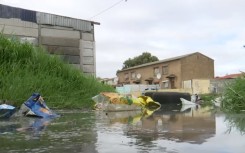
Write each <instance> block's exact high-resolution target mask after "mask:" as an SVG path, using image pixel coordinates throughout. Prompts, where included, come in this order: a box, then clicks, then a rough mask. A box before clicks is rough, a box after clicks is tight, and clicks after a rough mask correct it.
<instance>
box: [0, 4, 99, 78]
mask: <svg viewBox="0 0 245 153" xmlns="http://www.w3.org/2000/svg"><path fill="white" fill-rule="evenodd" d="M96 24H97V25H98V24H99V23H97V22H93V21H87V20H81V19H75V18H70V17H65V16H60V15H54V14H48V13H43V12H37V11H31V10H26V9H22V8H16V7H11V6H6V5H2V4H0V30H1V31H3V33H4V34H5V35H15V36H17V37H19V38H20V39H21V40H25V41H29V42H32V43H33V44H36V45H39V46H43V47H45V48H46V49H47V50H48V52H49V53H50V54H58V55H60V56H61V57H62V58H63V59H64V60H66V61H68V62H69V63H70V64H72V65H75V66H76V67H78V68H80V69H81V70H82V71H83V72H84V73H87V74H92V75H95V74H96V69H95V68H96V62H95V61H96V60H95V38H94V25H96Z"/></svg>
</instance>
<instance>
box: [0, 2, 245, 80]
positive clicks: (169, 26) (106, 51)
mask: <svg viewBox="0 0 245 153" xmlns="http://www.w3.org/2000/svg"><path fill="white" fill-rule="evenodd" d="M0 3H1V4H5V5H10V6H15V7H20V8H25V9H31V10H35V11H41V12H46V13H52V14H57V15H63V16H68V17H74V18H79V19H84V20H92V21H96V22H99V23H100V25H96V26H95V41H96V70H97V76H98V77H102V78H111V77H115V76H116V71H117V70H118V69H121V68H122V66H123V62H124V61H125V60H127V59H128V58H133V57H135V56H138V55H141V54H142V53H143V52H146V51H147V52H150V53H151V54H152V55H154V56H157V57H158V58H159V60H162V59H166V58H171V57H175V56H180V55H184V54H189V53H193V52H197V51H198V52H200V53H202V54H204V55H206V56H209V57H210V58H212V59H214V66H215V76H223V75H226V74H231V73H239V72H240V71H245V48H244V47H243V46H244V45H245V1H244V0H127V1H125V0H0Z"/></svg>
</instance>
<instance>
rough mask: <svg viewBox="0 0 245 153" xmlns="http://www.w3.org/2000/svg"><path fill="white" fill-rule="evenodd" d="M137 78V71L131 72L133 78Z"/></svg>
mask: <svg viewBox="0 0 245 153" xmlns="http://www.w3.org/2000/svg"><path fill="white" fill-rule="evenodd" d="M135 78H136V74H135V72H131V79H132V80H134V79H135Z"/></svg>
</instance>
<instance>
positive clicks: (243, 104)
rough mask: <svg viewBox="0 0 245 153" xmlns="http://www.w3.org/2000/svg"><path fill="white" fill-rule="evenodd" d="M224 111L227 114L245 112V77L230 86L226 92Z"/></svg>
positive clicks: (223, 102)
mask: <svg viewBox="0 0 245 153" xmlns="http://www.w3.org/2000/svg"><path fill="white" fill-rule="evenodd" d="M222 105H223V107H222V109H223V110H224V111H226V112H236V113H239V112H245V75H244V74H243V76H242V77H240V78H237V79H236V80H235V81H234V82H233V83H231V84H228V85H227V87H226V90H225V92H224V99H223V101H222Z"/></svg>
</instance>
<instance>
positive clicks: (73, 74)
mask: <svg viewBox="0 0 245 153" xmlns="http://www.w3.org/2000/svg"><path fill="white" fill-rule="evenodd" d="M0 61H1V62H0V99H2V100H8V101H10V102H11V104H12V105H15V106H17V107H18V106H20V105H21V104H22V103H23V102H24V101H25V100H27V99H28V98H29V97H30V96H31V94H32V93H33V92H39V93H40V94H41V95H42V96H44V99H45V100H46V102H47V105H48V106H50V107H56V108H90V107H91V106H92V105H93V103H92V100H91V97H93V96H95V95H97V94H98V93H100V92H102V91H114V88H112V87H111V86H108V85H104V84H101V83H100V82H98V81H97V79H96V78H95V77H93V76H88V75H85V74H83V73H82V72H81V71H80V70H78V69H76V68H74V67H73V66H71V65H69V64H68V63H65V62H64V61H62V60H61V59H60V58H59V57H58V56H54V55H49V54H48V53H47V52H46V51H45V50H44V49H42V48H40V47H35V46H33V45H31V44H29V43H21V42H20V41H19V40H17V39H15V38H14V37H13V38H6V37H5V36H4V35H3V34H0Z"/></svg>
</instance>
